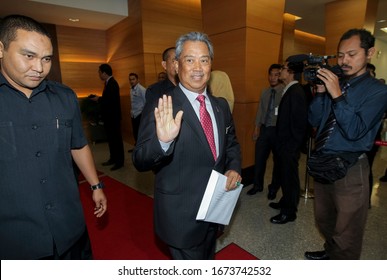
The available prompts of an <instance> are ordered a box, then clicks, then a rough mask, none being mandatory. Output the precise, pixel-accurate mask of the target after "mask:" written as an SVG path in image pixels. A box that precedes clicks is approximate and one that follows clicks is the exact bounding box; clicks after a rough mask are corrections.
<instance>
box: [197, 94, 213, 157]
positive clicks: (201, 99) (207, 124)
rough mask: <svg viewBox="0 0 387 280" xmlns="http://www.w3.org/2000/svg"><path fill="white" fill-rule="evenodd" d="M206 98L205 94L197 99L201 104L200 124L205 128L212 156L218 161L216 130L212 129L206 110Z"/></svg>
mask: <svg viewBox="0 0 387 280" xmlns="http://www.w3.org/2000/svg"><path fill="white" fill-rule="evenodd" d="M204 99H205V96H204V95H203V94H199V96H198V97H197V100H198V101H199V103H200V109H199V113H200V123H201V125H202V127H203V130H204V134H205V135H206V137H207V141H208V144H209V145H210V148H211V152H212V155H213V157H214V159H215V160H216V147H215V138H214V129H213V127H212V121H211V117H210V114H209V113H208V111H207V109H206V102H205V100H204Z"/></svg>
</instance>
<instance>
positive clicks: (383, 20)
mask: <svg viewBox="0 0 387 280" xmlns="http://www.w3.org/2000/svg"><path fill="white" fill-rule="evenodd" d="M386 21H387V19H381V20H378V21H377V23H382V22H386Z"/></svg>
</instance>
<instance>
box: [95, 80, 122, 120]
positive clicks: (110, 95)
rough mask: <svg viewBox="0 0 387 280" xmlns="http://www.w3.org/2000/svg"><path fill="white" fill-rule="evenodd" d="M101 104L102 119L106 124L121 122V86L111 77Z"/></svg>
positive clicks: (100, 100) (103, 93)
mask: <svg viewBox="0 0 387 280" xmlns="http://www.w3.org/2000/svg"><path fill="white" fill-rule="evenodd" d="M99 102H100V103H101V111H102V118H103V120H104V121H105V122H106V121H107V122H120V121H121V103H120V86H119V85H118V83H117V81H116V80H115V79H114V77H111V78H110V79H109V81H108V82H107V84H106V86H105V88H104V90H103V92H102V97H101V98H100V99H99Z"/></svg>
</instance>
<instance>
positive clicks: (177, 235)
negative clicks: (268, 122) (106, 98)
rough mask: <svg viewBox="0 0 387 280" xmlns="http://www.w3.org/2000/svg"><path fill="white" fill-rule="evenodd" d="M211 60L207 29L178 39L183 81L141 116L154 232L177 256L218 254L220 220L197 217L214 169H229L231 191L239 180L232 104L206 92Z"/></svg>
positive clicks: (139, 154)
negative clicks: (207, 125)
mask: <svg viewBox="0 0 387 280" xmlns="http://www.w3.org/2000/svg"><path fill="white" fill-rule="evenodd" d="M212 59H213V47H212V44H211V42H210V41H209V39H208V37H207V36H206V35H205V34H202V33H199V32H191V33H188V34H186V35H183V36H181V37H180V38H179V39H178V41H177V43H176V61H175V67H176V70H177V73H178V76H179V79H180V83H179V85H178V86H177V87H176V88H175V89H174V90H173V91H172V92H170V93H169V94H168V96H166V95H164V96H163V98H160V99H159V100H158V103H157V104H155V106H154V107H153V108H155V107H156V108H155V110H154V114H147V115H144V116H143V120H142V121H141V125H140V132H139V138H138V142H137V145H136V147H135V149H134V152H133V163H134V165H135V166H136V168H137V169H138V170H139V171H147V170H150V169H152V170H154V172H155V174H156V178H155V193H154V219H155V221H154V223H155V231H156V234H157V235H158V236H159V237H160V238H161V239H162V240H163V241H164V242H165V243H167V244H168V246H169V248H170V252H171V254H172V257H173V258H174V259H213V258H214V255H215V244H216V233H217V230H218V225H217V224H214V223H209V222H203V221H197V220H196V215H197V212H198V209H199V206H200V203H201V200H202V198H203V194H204V192H205V189H206V186H207V183H208V179H209V177H210V174H211V172H212V170H216V171H218V172H220V173H222V174H225V176H227V185H226V188H227V189H228V190H232V189H234V188H236V187H237V186H239V182H240V181H241V176H240V175H239V174H240V172H241V155H240V146H239V144H238V142H237V139H236V135H235V128H234V123H233V119H232V115H231V112H230V109H229V106H228V103H227V101H226V100H225V99H224V98H216V97H213V96H211V95H210V94H208V92H207V81H208V80H209V78H210V73H211V64H212ZM203 96H204V97H205V100H204V102H205V105H206V108H207V111H208V113H209V115H210V119H211V120H210V122H212V124H213V126H212V127H213V129H211V131H212V133H213V136H214V137H213V138H214V141H211V140H210V141H209V140H207V138H206V134H205V130H204V129H203V128H202V125H201V120H200V119H203V118H204V117H203V116H201V114H200V107H202V113H203V111H204V110H203V103H200V101H198V100H197V98H199V99H201V98H202V97H203ZM172 100H173V103H172ZM200 104H202V105H200ZM183 112H184V115H183ZM211 131H210V132H211ZM210 143H212V145H211V144H210ZM214 143H215V145H213V144H214ZM211 147H212V148H211Z"/></svg>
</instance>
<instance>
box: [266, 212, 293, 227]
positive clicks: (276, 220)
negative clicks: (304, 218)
mask: <svg viewBox="0 0 387 280" xmlns="http://www.w3.org/2000/svg"><path fill="white" fill-rule="evenodd" d="M296 218H297V216H296V215H285V214H278V215H277V216H274V217H272V218H271V219H270V222H271V223H273V224H281V225H282V224H286V223H287V222H293V221H294V220H295V219H296Z"/></svg>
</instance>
